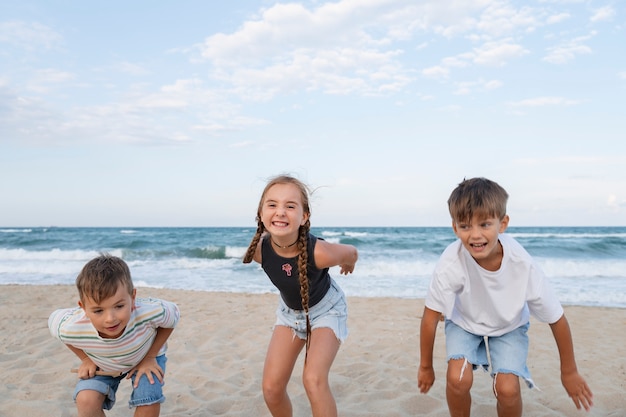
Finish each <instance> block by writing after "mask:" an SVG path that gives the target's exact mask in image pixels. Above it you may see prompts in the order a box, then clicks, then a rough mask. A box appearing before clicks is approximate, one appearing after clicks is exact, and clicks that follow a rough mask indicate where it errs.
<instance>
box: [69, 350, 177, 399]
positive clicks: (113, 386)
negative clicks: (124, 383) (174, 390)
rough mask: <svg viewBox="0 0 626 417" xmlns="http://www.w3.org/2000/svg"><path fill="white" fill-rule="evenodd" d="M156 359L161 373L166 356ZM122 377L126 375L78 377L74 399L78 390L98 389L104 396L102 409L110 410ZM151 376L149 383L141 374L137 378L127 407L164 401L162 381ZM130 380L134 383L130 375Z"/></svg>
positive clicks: (133, 378)
mask: <svg viewBox="0 0 626 417" xmlns="http://www.w3.org/2000/svg"><path fill="white" fill-rule="evenodd" d="M156 361H157V363H158V364H159V366H160V367H161V369H163V373H165V363H166V362H167V358H166V357H165V355H161V356H157V358H156ZM124 378H126V375H122V376H118V377H112V376H103V375H96V376H94V377H93V378H89V379H80V380H79V381H78V383H77V384H76V389H75V390H74V401H76V396H77V395H78V393H79V392H80V391H83V390H92V391H98V392H99V393H101V394H103V395H104V396H105V399H104V403H103V404H102V409H103V410H110V409H112V408H113V406H114V405H115V393H116V392H117V388H118V387H119V385H120V381H121V380H122V379H124ZM153 378H154V384H151V383H150V381H148V377H147V376H145V375H142V376H141V378H140V379H139V385H138V386H137V388H134V389H133V392H132V394H131V395H130V400H129V401H128V408H132V407H137V406H140V405H150V404H156V403H162V402H163V401H165V396H164V395H163V383H161V382H159V380H158V379H157V378H156V377H154V376H153ZM131 381H132V384H133V385H134V383H135V377H134V376H132V377H131ZM131 386H132V385H131Z"/></svg>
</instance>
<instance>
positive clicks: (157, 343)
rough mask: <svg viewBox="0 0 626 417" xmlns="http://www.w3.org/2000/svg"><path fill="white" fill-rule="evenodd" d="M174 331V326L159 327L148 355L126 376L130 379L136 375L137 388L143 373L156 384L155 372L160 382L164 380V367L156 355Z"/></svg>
mask: <svg viewBox="0 0 626 417" xmlns="http://www.w3.org/2000/svg"><path fill="white" fill-rule="evenodd" d="M173 331H174V328H165V327H159V328H157V333H156V336H155V338H154V341H153V342H152V346H151V347H150V350H148V353H146V356H144V358H143V359H142V360H141V361H140V362H139V363H138V364H137V365H135V367H134V368H133V369H131V370H130V372H129V373H128V376H127V377H126V378H127V379H128V378H130V377H131V376H133V375H135V384H134V385H135V388H137V385H138V384H139V378H141V375H144V374H145V375H146V377H147V378H148V381H150V383H151V384H154V378H153V376H152V375H153V374H154V375H156V377H157V379H158V380H159V382H163V369H161V367H160V366H159V364H158V363H157V361H156V357H157V355H158V354H159V351H160V350H161V348H162V347H163V345H164V344H165V342H166V341H167V339H168V338H169V337H170V335H171V334H172V332H173Z"/></svg>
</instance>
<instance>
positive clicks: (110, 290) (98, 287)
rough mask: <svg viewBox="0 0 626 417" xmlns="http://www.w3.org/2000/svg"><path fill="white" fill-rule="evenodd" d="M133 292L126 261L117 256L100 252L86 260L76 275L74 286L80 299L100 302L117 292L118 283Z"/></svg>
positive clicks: (130, 292)
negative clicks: (98, 254)
mask: <svg viewBox="0 0 626 417" xmlns="http://www.w3.org/2000/svg"><path fill="white" fill-rule="evenodd" d="M120 284H122V285H124V286H125V287H126V289H127V290H128V292H129V294H131V295H132V294H133V288H134V287H133V281H132V279H131V276H130V269H129V268H128V265H127V264H126V262H124V261H123V260H122V259H121V258H118V257H117V256H112V255H109V254H101V255H100V256H98V257H97V258H94V259H92V260H91V261H89V262H87V263H86V264H85V266H84V267H83V269H82V270H81V271H80V273H79V274H78V276H77V277H76V288H77V289H78V295H79V297H80V299H81V301H83V302H84V301H85V299H86V298H91V299H92V300H93V301H95V302H96V303H100V302H101V301H102V300H105V299H107V298H109V297H112V296H114V295H115V293H116V292H117V290H118V288H119V285H120Z"/></svg>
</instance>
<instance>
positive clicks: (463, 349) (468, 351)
mask: <svg viewBox="0 0 626 417" xmlns="http://www.w3.org/2000/svg"><path fill="white" fill-rule="evenodd" d="M445 331H446V356H447V359H448V371H447V374H446V400H447V402H448V409H449V411H450V416H452V417H467V416H469V415H470V408H471V405H472V397H471V394H470V390H471V388H472V383H473V382H474V375H473V371H474V369H475V368H477V367H478V366H482V367H483V368H485V367H486V366H487V365H488V361H487V349H486V346H485V339H484V337H482V336H477V335H475V334H472V333H469V332H467V331H465V330H463V329H462V328H460V327H459V326H457V325H456V324H454V323H453V322H452V321H451V320H446V324H445Z"/></svg>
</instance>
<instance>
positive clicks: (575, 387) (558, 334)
mask: <svg viewBox="0 0 626 417" xmlns="http://www.w3.org/2000/svg"><path fill="white" fill-rule="evenodd" d="M550 329H551V330H552V334H553V335H554V340H555V341H556V346H557V348H558V350H559V357H560V359H561V382H562V383H563V386H564V387H565V391H567V395H569V396H570V398H571V399H572V401H574V404H575V405H576V408H577V409H579V410H580V407H581V405H582V407H584V408H585V410H587V411H589V408H590V407H591V406H592V405H593V394H592V392H591V390H590V389H589V387H588V386H587V382H585V379H584V378H583V377H582V376H581V375H580V374H579V373H578V368H577V367H576V359H575V357H574V342H573V341H572V333H571V331H570V328H569V323H568V322H567V318H565V314H563V315H562V316H561V318H560V319H558V320H557V321H556V322H554V323H551V324H550Z"/></svg>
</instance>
